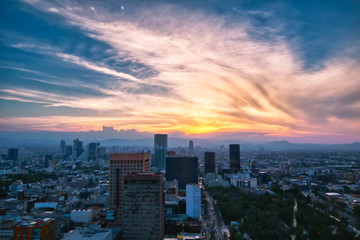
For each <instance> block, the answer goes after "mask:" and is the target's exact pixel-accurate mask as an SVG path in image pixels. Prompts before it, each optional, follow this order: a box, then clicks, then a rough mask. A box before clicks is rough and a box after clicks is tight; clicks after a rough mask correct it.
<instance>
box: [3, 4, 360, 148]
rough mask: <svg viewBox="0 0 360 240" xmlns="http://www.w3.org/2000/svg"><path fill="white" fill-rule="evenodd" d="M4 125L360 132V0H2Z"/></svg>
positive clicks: (328, 136) (333, 138)
mask: <svg viewBox="0 0 360 240" xmlns="http://www.w3.org/2000/svg"><path fill="white" fill-rule="evenodd" d="M0 5H1V6H0V7H1V8H0V9H1V10H0V11H1V14H0V15H1V17H0V18H1V21H0V29H1V32H0V56H1V58H0V112H1V118H0V129H1V130H5V131H19V130H31V131H45V130H50V131H74V130H78V131H87V130H99V129H101V126H102V125H108V126H114V127H115V128H117V129H137V130H139V131H149V132H183V133H185V134H202V135H206V136H215V137H216V136H220V135H221V137H224V136H225V137H226V134H227V133H229V136H234V133H239V136H243V135H242V134H241V133H244V132H246V133H248V132H251V133H253V135H254V136H259V137H263V136H264V134H265V136H267V137H268V138H271V137H273V138H286V139H291V140H295V141H300V142H301V141H310V142H311V141H312V142H327V141H330V142H352V141H357V140H360V70H359V67H358V66H359V62H360V40H359V39H360V27H359V26H360V25H359V22H360V3H359V1H355V0H354V1H326V2H324V1H250V0H248V1H42V0H25V1H6V0H4V1H1V3H0Z"/></svg>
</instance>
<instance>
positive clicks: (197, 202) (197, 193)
mask: <svg viewBox="0 0 360 240" xmlns="http://www.w3.org/2000/svg"><path fill="white" fill-rule="evenodd" d="M186 215H188V216H189V217H191V218H195V219H200V217H201V188H200V187H199V185H198V184H187V185H186Z"/></svg>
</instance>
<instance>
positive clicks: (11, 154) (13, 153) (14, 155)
mask: <svg viewBox="0 0 360 240" xmlns="http://www.w3.org/2000/svg"><path fill="white" fill-rule="evenodd" d="M8 159H10V160H14V161H17V160H18V159H19V149H18V148H9V149H8Z"/></svg>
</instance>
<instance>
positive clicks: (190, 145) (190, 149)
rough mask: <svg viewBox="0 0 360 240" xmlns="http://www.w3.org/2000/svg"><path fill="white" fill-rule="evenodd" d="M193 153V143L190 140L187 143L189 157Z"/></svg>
mask: <svg viewBox="0 0 360 240" xmlns="http://www.w3.org/2000/svg"><path fill="white" fill-rule="evenodd" d="M194 153H195V151H194V142H193V140H191V141H190V142H189V155H190V156H194Z"/></svg>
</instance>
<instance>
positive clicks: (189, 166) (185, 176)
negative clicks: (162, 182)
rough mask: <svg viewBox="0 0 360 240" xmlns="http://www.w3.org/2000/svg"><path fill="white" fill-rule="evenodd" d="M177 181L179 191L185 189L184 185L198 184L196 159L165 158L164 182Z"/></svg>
mask: <svg viewBox="0 0 360 240" xmlns="http://www.w3.org/2000/svg"><path fill="white" fill-rule="evenodd" d="M174 179H177V180H178V183H179V189H185V188H186V184H191V183H198V158H197V157H167V158H166V181H172V180H174Z"/></svg>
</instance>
